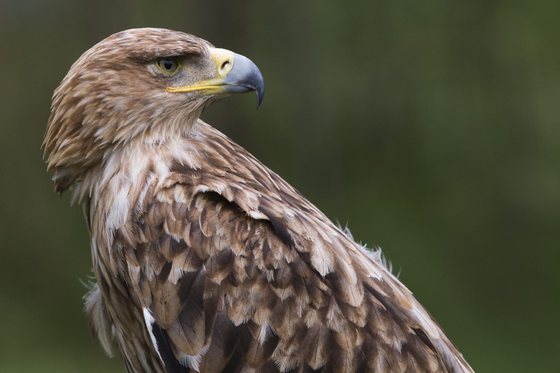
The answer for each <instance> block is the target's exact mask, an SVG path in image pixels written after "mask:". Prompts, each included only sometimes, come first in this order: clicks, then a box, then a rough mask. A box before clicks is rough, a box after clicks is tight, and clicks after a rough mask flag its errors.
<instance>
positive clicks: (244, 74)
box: [167, 48, 264, 107]
mask: <svg viewBox="0 0 560 373" xmlns="http://www.w3.org/2000/svg"><path fill="white" fill-rule="evenodd" d="M210 59H211V61H212V63H213V65H214V66H213V67H214V68H215V75H216V77H215V78H213V79H209V80H203V81H199V82H196V83H195V84H191V85H188V86H178V87H167V91H168V92H171V93H180V92H183V93H184V92H193V91H206V92H208V93H209V94H212V93H221V92H225V93H245V92H249V91H255V93H256V94H257V107H259V106H260V104H261V103H262V101H263V98H264V80H263V76H262V74H261V72H260V70H259V68H258V67H257V66H256V65H255V64H254V63H253V61H251V60H250V59H248V58H247V57H245V56H242V55H240V54H237V53H233V52H232V51H229V50H227V49H220V48H210Z"/></svg>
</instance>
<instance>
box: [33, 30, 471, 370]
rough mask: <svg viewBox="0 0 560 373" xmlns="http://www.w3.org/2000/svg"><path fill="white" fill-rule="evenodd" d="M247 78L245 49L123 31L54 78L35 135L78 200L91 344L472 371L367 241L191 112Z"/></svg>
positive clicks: (242, 359)
mask: <svg viewBox="0 0 560 373" xmlns="http://www.w3.org/2000/svg"><path fill="white" fill-rule="evenodd" d="M168 67H169V69H168ZM247 90H255V91H257V93H258V94H259V97H262V93H263V86H262V77H261V75H260V73H259V72H258V69H257V68H256V66H255V65H254V64H252V62H250V61H249V60H248V59H246V58H245V57H242V56H239V55H236V54H234V53H233V52H229V51H225V50H220V49H216V48H213V47H212V46H211V45H210V44H208V43H207V42H205V41H203V40H201V39H198V38H196V37H194V36H190V35H186V34H183V33H180V32H175V31H169V30H162V29H137V30H128V31H124V32H122V33H119V34H116V35H113V36H111V37H109V38H107V39H105V40H104V41H102V42H101V43H99V44H97V45H96V46H94V47H93V48H92V49H90V50H89V51H88V52H86V53H85V54H84V55H83V56H82V57H80V59H79V60H78V61H77V62H76V63H75V64H74V65H73V66H72V68H71V69H70V72H69V73H68V75H67V77H66V78H65V79H64V80H63V81H62V83H61V85H60V87H59V88H58V89H57V90H56V91H55V95H54V98H53V109H52V114H51V117H50V119H49V127H48V130H47V136H46V138H45V142H44V147H45V152H46V154H47V156H48V164H49V168H50V169H52V170H53V173H54V178H55V184H56V185H57V189H58V190H60V191H62V190H65V189H68V188H70V187H72V188H74V193H75V196H76V198H77V199H78V200H79V201H81V202H82V203H83V204H84V206H85V209H86V217H87V223H88V226H89V228H90V232H91V240H92V241H91V245H92V255H93V268H94V272H95V275H96V277H97V280H98V285H97V287H95V288H94V289H93V290H92V291H91V292H90V293H89V295H88V296H87V300H86V308H87V312H88V314H89V316H90V319H91V322H92V327H93V330H94V332H95V333H96V334H97V335H98V336H99V339H100V341H101V343H102V345H103V347H104V348H105V349H106V350H108V351H109V350H110V347H111V346H110V344H111V343H113V344H114V345H115V347H116V349H117V350H118V351H119V352H120V354H121V356H122V358H123V360H124V362H125V365H126V367H127V369H128V371H129V372H192V371H196V372H201V373H202V372H204V373H210V372H288V371H290V372H291V371H294V372H295V371H297V372H304V371H305V372H308V371H309V372H310V371H321V372H471V371H472V369H471V368H470V367H469V365H468V364H467V363H466V362H465V360H464V359H463V357H462V356H461V354H460V353H459V352H458V351H457V349H456V348H455V346H454V345H453V344H452V343H451V342H450V341H449V339H448V338H447V337H446V336H445V334H444V332H443V331H442V330H441V328H440V327H439V326H438V325H437V323H436V322H435V321H434V320H433V319H432V318H431V317H430V315H429V314H428V313H427V312H426V311H425V310H424V308H423V307H422V306H421V305H420V304H419V303H418V302H417V301H416V299H415V298H414V297H413V296H412V294H411V293H410V291H408V289H407V288H406V287H404V285H402V283H400V282H399V280H398V279H396V278H395V277H394V276H393V275H392V274H391V273H390V271H389V270H388V269H387V268H386V267H385V266H384V265H383V263H382V261H381V260H380V259H379V257H376V256H373V255H371V254H370V253H368V252H367V251H365V250H364V249H363V248H362V247H361V246H360V245H359V244H357V243H356V242H354V241H353V239H352V238H351V237H350V236H349V235H348V234H346V233H345V232H343V231H342V230H340V229H339V228H338V227H336V226H335V225H334V224H333V223H332V222H331V221H330V220H329V219H328V218H327V217H326V216H325V215H324V214H322V213H321V212H320V211H319V210H318V209H317V208H316V207H315V206H313V205H312V204H311V203H310V202H309V201H307V200H306V199H305V198H304V197H303V196H301V195H300V194H299V193H298V192H297V191H296V190H295V189H294V188H292V187H291V186H290V185H288V184H287V183H286V182H285V181H284V180H282V179H281V178H280V177H279V176H277V175H276V174H274V173H273V172H272V171H270V170H269V169H268V168H266V167H265V166H263V165H262V164H261V163H260V162H259V161H258V160H256V159H255V158H254V157H253V156H252V155H250V154H249V153H248V152H247V151H246V150H245V149H243V148H241V147H240V146H238V145H236V144H235V143H233V142H232V141H231V140H230V139H229V138H227V137H226V136H224V135H223V134H221V133H220V132H219V131H217V130H215V129H214V128H212V127H210V126H209V125H207V124H205V123H203V122H202V121H200V120H199V119H198V117H199V115H200V112H201V110H202V108H204V106H206V105H207V104H208V103H209V102H212V101H214V100H216V99H218V98H219V97H221V96H223V94H224V93H236V92H243V91H247ZM111 340H112V341H111Z"/></svg>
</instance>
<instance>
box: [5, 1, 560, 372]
mask: <svg viewBox="0 0 560 373" xmlns="http://www.w3.org/2000/svg"><path fill="white" fill-rule="evenodd" d="M558 14H560V3H558V2H549V1H538V0H537V1H532V2H521V1H488V0H478V1H462V2H449V1H443V0H432V1H429V2H426V1H424V2H420V1H417V2H412V1H402V0H383V1H380V0H377V1H376V0H364V1H334V0H330V1H325V0H313V1H280V0H267V1H262V0H260V1H257V0H255V1H241V0H236V1H228V2H225V1H222V2H218V1H196V2H195V1H166V2H156V1H138V2H134V1H107V0H103V1H100V0H95V1H93V0H91V1H81V2H76V1H71V0H57V1H40V0H35V1H31V0H28V1H16V0H1V2H0V115H1V116H0V196H1V197H0V320H1V322H0V323H1V326H2V332H1V333H0V371H1V372H38V371H41V372H122V371H124V369H123V367H122V366H121V363H120V361H119V359H118V358H115V359H112V360H110V359H107V358H105V357H104V356H103V354H102V352H101V349H100V348H99V347H98V345H97V343H96V342H95V341H94V340H93V338H92V337H91V336H90V334H89V330H88V323H87V321H86V318H85V316H84V314H83V313H82V303H81V296H82V294H83V293H84V292H85V288H84V286H83V285H82V284H81V281H87V279H88V275H89V273H90V254H89V247H88V234H87V232H86V229H85V226H84V223H83V220H82V216H81V210H80V208H79V207H73V208H70V207H69V206H68V204H69V198H68V197H67V196H66V197H63V198H59V197H57V196H56V195H55V194H54V193H53V188H52V185H51V182H50V179H49V176H48V175H47V174H46V172H45V165H44V163H43V161H42V155H41V151H40V149H39V146H40V143H41V140H42V136H43V134H44V130H45V125H46V120H47V117H48V115H49V105H50V97H51V93H52V91H53V89H54V88H55V87H56V85H57V84H58V82H59V81H60V80H61V79H62V77H63V76H64V75H65V74H66V71H67V70H68V68H69V66H70V65H71V64H72V62H74V60H76V58H77V57H78V56H79V55H80V54H81V53H82V52H84V51H85V50H86V49H88V48H89V47H90V46H92V45H93V44H94V43H96V42H97V41H99V40H101V39H102V38H104V37H106V36H108V35H109V34H112V33H113V32H116V31H120V30H122V29H126V28H130V27H141V26H157V27H167V28H173V29H177V30H183V31H186V32H190V33H193V34H196V35H198V36H201V37H203V38H205V39H207V40H209V41H211V42H212V43H213V44H215V45H216V46H221V47H225V48H228V49H232V50H235V51H237V52H239V53H242V54H245V55H247V56H249V57H250V58H251V59H253V61H255V62H256V63H257V64H258V65H259V67H260V68H261V70H262V72H263V74H264V76H265V80H266V84H267V94H266V99H265V102H264V104H263V106H262V107H261V108H260V109H259V110H258V111H257V112H255V110H254V97H249V96H243V97H236V98H234V99H229V100H226V101H224V102H221V103H219V104H216V105H214V106H213V107H211V108H210V110H208V111H207V113H205V115H204V118H205V119H206V120H207V121H209V122H210V123H212V124H214V125H215V126H216V127H218V128H220V129H221V130H222V131H224V132H225V133H227V134H228V135H229V136H231V137H232V138H233V139H235V140H236V141H237V142H239V143H241V144H242V145H243V146H245V147H246V148H247V149H249V150H250V151H251V152H253V153H254V154H255V155H256V156H257V157H258V158H259V159H261V160H262V161H263V162H264V163H265V164H267V165H268V166H270V167H271V168H272V169H274V170H276V171H277V172H278V173H279V174H280V175H282V176H283V177H284V178H286V179H287V180H288V181H289V182H291V183H292V184H294V185H295V186H296V187H297V188H298V189H299V190H300V191H301V192H302V193H303V194H304V195H306V196H307V197H308V198H309V199H310V200H311V201H312V202H314V203H315V204H317V205H318V206H319V207H320V208H321V209H322V210H323V211H324V212H325V213H326V214H327V215H328V216H329V217H331V218H332V219H333V220H336V221H338V222H340V223H341V224H348V225H349V226H350V227H351V229H352V231H353V233H354V235H355V237H356V238H357V239H359V240H361V241H363V242H366V243H369V244H370V246H373V245H380V246H382V247H383V249H384V251H385V253H386V254H387V256H388V257H389V258H390V260H391V261H392V262H393V264H394V268H395V269H396V271H397V272H400V273H401V275H400V277H401V279H402V280H403V281H404V282H405V283H406V284H407V285H408V286H409V287H410V288H411V290H412V291H414V293H415V294H416V295H417V297H418V298H419V299H420V301H421V302H422V303H423V304H425V305H426V307H427V308H428V309H429V310H430V311H431V313H432V314H433V315H434V316H435V317H436V319H437V320H439V322H440V323H441V325H442V326H443V327H444V329H445V330H446V331H447V332H448V334H449V336H450V337H451V339H452V340H453V341H454V342H455V343H456V344H457V346H458V347H459V349H460V350H461V351H462V352H463V353H464V355H465V356H466V358H467V360H468V361H469V362H470V363H471V364H472V366H473V367H474V368H475V369H477V370H478V371H480V372H529V371H531V372H548V371H557V369H558V350H559V348H560V342H559V341H560V339H559V338H558V334H560V326H559V323H558V322H557V318H558V316H557V315H560V272H559V271H558V264H559V263H560V254H559V252H558V232H559V229H558V228H559V224H558V223H559V217H560V172H559V169H558V166H559V164H560V147H559V146H558V143H559V139H560V127H559V120H558V118H559V117H560V47H559V44H558V38H559V36H560V22H559V21H558ZM554 315H556V316H554Z"/></svg>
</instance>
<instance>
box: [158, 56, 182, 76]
mask: <svg viewBox="0 0 560 373" xmlns="http://www.w3.org/2000/svg"><path fill="white" fill-rule="evenodd" d="M156 66H157V67H158V69H159V70H160V71H161V72H163V73H164V74H165V75H168V76H171V75H174V74H175V73H176V72H177V71H178V70H179V66H180V63H179V61H178V59H177V57H163V58H160V59H158V60H157V61H156Z"/></svg>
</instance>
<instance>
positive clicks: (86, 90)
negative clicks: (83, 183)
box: [43, 28, 264, 192]
mask: <svg viewBox="0 0 560 373" xmlns="http://www.w3.org/2000/svg"><path fill="white" fill-rule="evenodd" d="M248 91H255V92H256V93H257V100H258V103H259V104H260V102H261V101H262V99H263V96H264V82H263V78H262V74H261V72H260V71H259V69H258V68H257V67H256V66H255V64H254V63H253V62H251V61H250V60H249V59H248V58H246V57H244V56H241V55H239V54H236V53H233V52H231V51H229V50H226V49H219V48H215V47H213V46H212V45H211V44H210V43H208V42H207V41H205V40H203V39H200V38H197V37H195V36H193V35H189V34H185V33H182V32H178V31H171V30H166V29H156V28H141V29H131V30H126V31H122V32H119V33H117V34H114V35H111V36H109V37H107V38H106V39H104V40H103V41H101V42H99V43H98V44H96V45H95V46H93V47H92V48H90V49H89V50H88V51H86V52H85V53H84V54H83V55H82V56H81V57H80V58H79V59H78V60H77V61H76V62H75V63H74V64H73V65H72V67H71V68H70V70H69V71H68V73H67V75H66V76H65V77H64V79H63V80H62V82H61V83H60V85H59V86H58V88H57V89H56V90H55V92H54V95H53V98H52V105H51V115H50V117H49V121H48V126H47V132H46V135H45V140H44V142H43V149H44V152H45V156H46V158H47V164H48V168H49V170H51V171H52V172H53V180H54V182H55V188H56V190H57V191H58V192H63V191H64V190H66V189H68V188H69V187H71V186H72V184H73V183H74V182H76V181H79V180H80V178H81V177H82V176H83V175H84V174H85V173H86V172H87V171H88V170H89V169H91V168H92V167H95V166H96V165H99V164H100V162H102V160H103V157H104V154H105V153H107V152H108V151H109V150H111V149H114V148H115V147H119V146H126V144H128V143H130V142H132V141H152V142H153V141H165V139H166V138H167V137H172V136H177V135H181V134H186V133H188V132H189V129H190V128H191V126H192V124H193V123H194V122H195V121H196V120H197V119H198V117H199V116H200V114H201V113H202V110H203V109H204V107H205V106H207V105H208V104H209V103H211V102H213V101H215V100H217V99H218V98H221V97H224V96H225V95H227V94H231V93H242V92H248Z"/></svg>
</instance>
